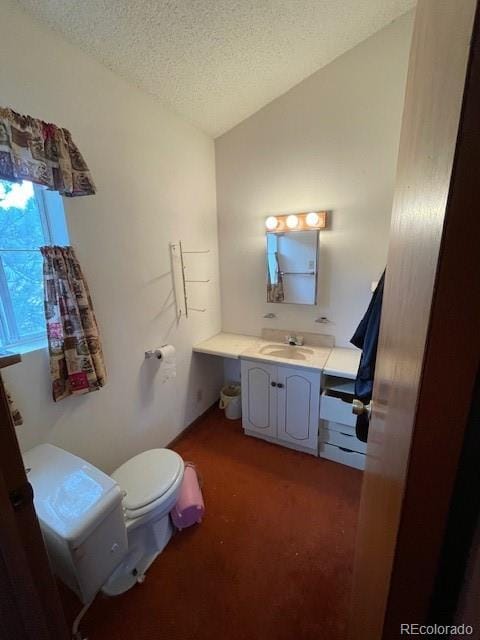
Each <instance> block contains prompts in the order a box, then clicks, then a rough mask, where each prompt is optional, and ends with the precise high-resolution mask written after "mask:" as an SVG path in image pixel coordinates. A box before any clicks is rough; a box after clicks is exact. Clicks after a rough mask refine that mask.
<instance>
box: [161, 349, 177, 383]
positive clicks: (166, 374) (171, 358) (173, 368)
mask: <svg viewBox="0 0 480 640" xmlns="http://www.w3.org/2000/svg"><path fill="white" fill-rule="evenodd" d="M158 351H159V352H160V354H161V361H160V373H161V377H162V383H163V382H167V380H171V379H172V378H175V376H176V375H177V352H176V350H175V347H174V346H173V345H172V344H165V345H163V347H160V349H158Z"/></svg>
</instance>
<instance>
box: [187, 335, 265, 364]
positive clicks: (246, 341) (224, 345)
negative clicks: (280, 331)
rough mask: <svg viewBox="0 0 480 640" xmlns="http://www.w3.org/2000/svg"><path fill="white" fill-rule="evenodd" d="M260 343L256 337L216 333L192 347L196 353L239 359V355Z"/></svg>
mask: <svg viewBox="0 0 480 640" xmlns="http://www.w3.org/2000/svg"><path fill="white" fill-rule="evenodd" d="M257 342H260V338H259V337H258V336H244V335H241V334H238V333H224V332H223V331H222V332H221V333H217V335H216V336H213V337H212V338H209V339H208V340H204V341H203V342H199V343H198V344H196V345H195V346H194V347H193V350H194V351H196V352H197V353H208V354H210V355H212V356H223V357H224V358H239V357H240V355H241V354H242V353H243V352H244V351H245V349H248V348H249V347H252V346H253V345H255V344H256V343H257Z"/></svg>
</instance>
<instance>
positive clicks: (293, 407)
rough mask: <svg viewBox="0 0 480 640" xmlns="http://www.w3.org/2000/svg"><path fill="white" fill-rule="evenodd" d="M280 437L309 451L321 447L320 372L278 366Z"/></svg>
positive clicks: (278, 427) (278, 423) (278, 424)
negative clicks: (319, 434) (319, 435)
mask: <svg viewBox="0 0 480 640" xmlns="http://www.w3.org/2000/svg"><path fill="white" fill-rule="evenodd" d="M277 406H278V418H277V437H278V439H279V440H283V441H285V442H290V443H292V444H297V445H300V446H302V447H306V448H309V449H315V450H316V449H317V447H318V427H319V406H320V373H317V372H312V371H305V370H303V369H294V368H293V367H292V368H290V367H278V370H277Z"/></svg>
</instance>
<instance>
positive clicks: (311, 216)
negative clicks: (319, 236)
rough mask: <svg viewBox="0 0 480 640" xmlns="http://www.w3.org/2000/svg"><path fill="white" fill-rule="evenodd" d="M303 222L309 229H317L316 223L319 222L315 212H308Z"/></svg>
mask: <svg viewBox="0 0 480 640" xmlns="http://www.w3.org/2000/svg"><path fill="white" fill-rule="evenodd" d="M305 222H306V223H307V224H308V226H309V227H318V223H319V222H320V216H319V215H318V213H316V212H315V211H310V213H307V215H306V216H305Z"/></svg>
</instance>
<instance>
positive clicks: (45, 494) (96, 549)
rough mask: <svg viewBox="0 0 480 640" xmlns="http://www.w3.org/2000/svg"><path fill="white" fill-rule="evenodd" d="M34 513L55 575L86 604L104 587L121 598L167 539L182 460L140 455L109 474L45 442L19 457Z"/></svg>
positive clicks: (165, 452)
mask: <svg viewBox="0 0 480 640" xmlns="http://www.w3.org/2000/svg"><path fill="white" fill-rule="evenodd" d="M24 462H25V466H26V468H27V472H28V474H27V477H28V479H29V482H30V484H31V485H32V487H33V491H34V502H35V510H36V512H37V516H38V519H39V521H40V525H41V528H42V532H43V535H44V538H45V542H46V545H47V549H48V552H49V556H50V559H51V563H52V566H53V569H54V571H55V573H56V574H57V575H58V576H59V577H60V578H61V579H62V580H63V581H64V582H65V583H66V584H67V585H68V586H69V587H70V588H71V589H72V590H73V591H75V592H76V593H77V595H78V597H79V598H80V600H81V601H82V602H83V603H84V604H87V603H89V602H91V601H92V599H93V598H94V597H95V594H96V593H97V592H98V591H99V590H100V589H102V591H103V592H104V593H106V594H108V595H117V594H120V593H123V592H124V591H126V590H127V589H129V588H130V587H132V586H133V585H134V584H135V583H136V582H141V581H143V578H144V575H145V572H146V570H147V569H148V567H149V566H150V565H151V563H152V562H153V561H154V560H155V558H156V557H157V555H158V554H159V553H160V552H161V551H162V550H163V549H164V547H165V546H166V544H167V543H168V541H169V539H170V537H171V535H172V524H171V522H170V516H169V512H170V510H171V509H172V507H173V506H174V505H175V503H176V501H177V498H178V494H179V491H180V486H181V484H182V479H183V471H184V464H183V460H182V458H181V457H180V456H179V455H178V454H177V453H175V452H174V451H171V450H169V449H151V450H149V451H144V452H143V453H140V454H139V455H137V456H135V457H134V458H132V459H130V460H128V461H127V462H125V463H124V464H123V465H122V466H121V467H119V468H118V469H117V470H116V471H115V472H114V473H113V474H112V476H111V477H110V476H107V475H106V474H105V473H103V472H102V471H100V470H99V469H97V468H96V467H94V466H93V465H91V464H89V463H88V462H86V461H85V460H82V459H81V458H79V457H77V456H75V455H73V454H71V453H68V452H67V451H64V450H63V449H60V448H58V447H55V446H53V445H51V444H42V445H39V446H38V447H35V448H34V449H31V450H30V451H27V452H26V453H25V454H24Z"/></svg>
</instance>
